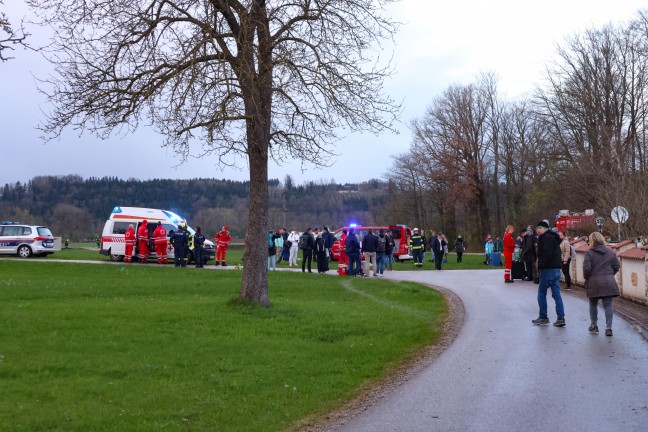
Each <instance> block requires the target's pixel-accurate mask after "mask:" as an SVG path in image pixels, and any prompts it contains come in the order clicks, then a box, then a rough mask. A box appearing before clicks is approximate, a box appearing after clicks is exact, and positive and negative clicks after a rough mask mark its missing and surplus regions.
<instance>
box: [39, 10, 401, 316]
mask: <svg viewBox="0 0 648 432" xmlns="http://www.w3.org/2000/svg"><path fill="white" fill-rule="evenodd" d="M393 1H394V0H363V1H360V0H357V1H356V0H113V1H109V2H106V1H99V0H91V1H89V0H69V1H66V2H61V1H58V0H27V2H28V3H29V4H30V5H31V6H32V7H33V8H34V9H35V10H36V11H37V13H39V14H40V17H41V19H42V22H43V23H44V24H48V25H51V26H52V27H53V28H54V30H55V36H54V40H53V46H52V48H51V49H50V54H49V59H50V60H51V61H52V62H53V63H54V64H55V65H56V75H55V77H54V78H52V79H51V80H49V81H48V82H46V83H44V85H43V86H44V91H45V92H46V93H47V94H48V96H49V100H50V102H51V103H52V104H53V105H54V109H53V110H52V112H51V114H50V116H49V117H48V119H47V122H45V124H44V125H43V130H44V132H45V135H46V136H47V137H49V138H53V137H58V136H59V134H60V133H61V131H62V129H64V128H67V127H73V128H78V129H81V130H88V131H91V132H93V133H96V134H97V135H98V136H100V137H105V136H107V135H109V134H110V133H111V132H113V131H114V130H115V129H119V128H123V127H126V128H129V129H132V128H135V127H137V126H138V125H139V124H140V123H141V122H143V121H146V122H147V123H149V124H151V125H152V126H154V127H155V128H156V129H157V130H158V131H160V132H161V133H162V134H164V135H165V136H166V137H167V140H166V145H167V146H169V147H171V148H172V149H173V150H175V151H176V152H178V153H180V154H181V155H183V157H185V158H186V157H189V155H190V154H191V149H192V148H193V147H191V146H190V145H193V144H195V143H196V142H199V143H201V145H202V147H201V155H206V154H211V153H214V154H216V155H218V157H219V159H220V161H221V162H222V163H226V164H227V163H233V162H235V157H236V156H237V155H243V156H244V157H245V158H246V159H247V163H248V166H249V174H250V208H249V217H248V229H247V234H246V246H245V260H246V261H245V268H244V272H243V282H242V286H241V299H243V300H250V301H255V302H259V303H261V304H262V305H265V306H268V305H269V300H268V289H267V286H268V282H267V273H266V271H265V267H266V265H265V262H266V258H267V257H266V255H267V248H266V241H265V237H266V232H267V231H266V230H267V228H268V161H269V159H270V158H273V159H275V160H276V161H281V160H283V159H284V158H285V157H286V156H290V157H292V158H297V159H299V160H301V161H304V162H308V161H313V160H314V159H316V158H321V157H322V156H323V155H322V154H323V153H324V154H326V153H329V152H330V147H329V145H330V143H331V142H332V141H333V140H334V139H335V138H336V130H337V128H339V127H347V128H349V129H351V130H353V131H356V130H371V131H373V132H379V131H381V130H383V129H385V128H390V127H391V122H392V120H393V119H394V118H395V116H396V115H397V113H398V110H399V108H398V106H396V104H394V102H393V101H392V100H391V99H389V98H388V97H385V96H384V95H383V94H384V93H383V89H382V85H383V81H384V79H385V77H387V76H388V75H389V74H390V72H391V69H390V66H389V65H387V66H385V65H384V64H383V63H382V62H381V61H380V60H377V59H376V58H375V57H376V55H375V54H376V52H377V51H376V50H375V49H378V48H380V43H381V42H382V41H384V40H385V39H387V38H390V37H391V36H392V34H393V33H394V32H395V30H396V24H395V23H393V22H391V21H389V20H388V19H386V18H384V17H382V16H381V12H382V10H383V8H384V6H385V5H386V4H388V3H391V2H393Z"/></svg>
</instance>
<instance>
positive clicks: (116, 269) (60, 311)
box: [0, 260, 447, 432]
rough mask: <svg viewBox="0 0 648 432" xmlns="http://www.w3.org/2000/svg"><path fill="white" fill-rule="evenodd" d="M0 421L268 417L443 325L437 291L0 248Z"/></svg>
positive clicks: (359, 384)
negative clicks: (41, 255) (1, 256)
mask: <svg viewBox="0 0 648 432" xmlns="http://www.w3.org/2000/svg"><path fill="white" fill-rule="evenodd" d="M0 274H1V275H2V278H0V383H1V391H0V430H3V431H4V430H7V431H9V430H11V431H84V432H85V431H120V432H121V431H141V430H171V431H177V430H183V431H275V430H282V429H287V428H290V427H291V426H292V425H294V424H295V422H296V421H298V420H299V419H302V418H304V417H307V416H309V415H311V414H313V413H316V414H317V413H323V412H326V411H328V410H330V409H333V408H335V407H336V406H338V405H339V404H340V403H342V402H343V401H344V400H347V399H348V398H349V397H352V396H353V395H355V394H357V393H358V392H359V391H360V390H359V389H361V388H363V386H365V385H366V384H368V383H370V382H373V381H375V380H376V379H378V378H380V377H382V376H384V375H385V374H386V373H388V372H389V371H390V370H391V369H392V368H393V367H394V366H395V365H396V364H397V363H399V362H401V361H403V360H404V359H406V358H408V357H410V356H412V355H413V354H414V353H416V352H417V350H419V349H421V348H422V347H423V346H425V345H427V344H429V343H431V342H433V341H434V340H435V339H436V338H438V337H439V331H440V330H439V329H440V328H441V326H442V323H443V320H444V318H445V316H446V313H447V310H446V304H445V301H444V299H443V297H442V296H441V295H440V294H439V293H437V292H435V291H433V290H431V289H428V288H425V287H422V286H420V285H415V284H410V283H393V282H389V281H387V280H366V279H365V280H357V279H350V278H337V277H326V276H319V275H302V274H294V273H272V274H270V297H271V301H272V304H273V306H272V307H271V308H270V309H267V310H266V309H262V308H259V307H256V306H253V305H246V304H238V303H237V302H235V301H233V299H235V298H236V297H237V293H238V286H239V283H240V277H241V273H240V272H238V271H219V272H214V271H200V270H195V269H176V268H173V267H157V266H148V267H144V266H128V265H121V266H92V265H83V264H72V263H48V262H40V261H35V260H34V261H32V262H20V261H15V260H8V261H0Z"/></svg>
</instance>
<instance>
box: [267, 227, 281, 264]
mask: <svg viewBox="0 0 648 432" xmlns="http://www.w3.org/2000/svg"><path fill="white" fill-rule="evenodd" d="M279 238H281V235H280V234H278V233H276V232H275V231H274V230H270V231H269V232H268V271H270V270H272V271H277V240H278V239H279ZM282 240H283V238H282ZM282 248H283V243H282Z"/></svg>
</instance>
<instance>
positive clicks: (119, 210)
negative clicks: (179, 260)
mask: <svg viewBox="0 0 648 432" xmlns="http://www.w3.org/2000/svg"><path fill="white" fill-rule="evenodd" d="M145 219H146V221H147V222H148V223H147V228H148V233H149V238H150V237H151V236H152V235H153V231H155V228H156V227H157V223H158V222H162V226H163V227H164V229H165V230H166V232H167V236H169V235H170V233H171V231H177V230H178V225H182V224H183V223H187V221H186V220H185V219H184V218H183V217H181V216H179V215H178V214H176V213H173V212H172V211H169V210H160V209H149V208H140V207H119V206H117V207H115V208H114V209H113V211H112V213H111V214H110V218H109V219H108V220H107V221H106V224H105V225H104V229H103V233H102V234H101V246H100V247H99V253H100V254H102V255H106V256H109V257H110V259H111V260H112V261H123V259H124V253H125V250H126V238H125V234H126V230H127V229H128V226H129V225H130V224H133V227H134V230H135V232H136V233H137V230H138V228H139V226H140V225H141V223H142V222H143V221H144V220H145ZM187 231H188V232H189V233H190V234H191V235H192V236H193V235H195V234H196V232H195V231H194V230H193V228H191V227H190V226H189V224H187ZM167 238H168V237H167ZM203 248H204V249H203V259H204V261H205V263H207V261H209V260H210V259H214V256H215V255H216V249H215V248H214V243H213V242H211V241H210V240H205V244H204V245H203ZM133 256H134V257H135V256H137V250H136V249H134V250H133ZM149 258H157V255H156V254H155V248H151V253H150V255H149ZM172 258H174V255H173V250H170V251H169V259H172ZM192 260H193V252H190V253H189V256H188V257H187V261H188V262H191V261H192Z"/></svg>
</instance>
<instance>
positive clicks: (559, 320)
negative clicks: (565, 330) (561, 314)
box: [553, 318, 567, 327]
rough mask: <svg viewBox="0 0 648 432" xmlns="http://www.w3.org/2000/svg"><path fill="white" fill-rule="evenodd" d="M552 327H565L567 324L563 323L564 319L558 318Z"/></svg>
mask: <svg viewBox="0 0 648 432" xmlns="http://www.w3.org/2000/svg"><path fill="white" fill-rule="evenodd" d="M553 325H554V327H565V326H566V325H567V323H566V322H565V318H558V319H557V320H556V322H555V323H554V324H553Z"/></svg>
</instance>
